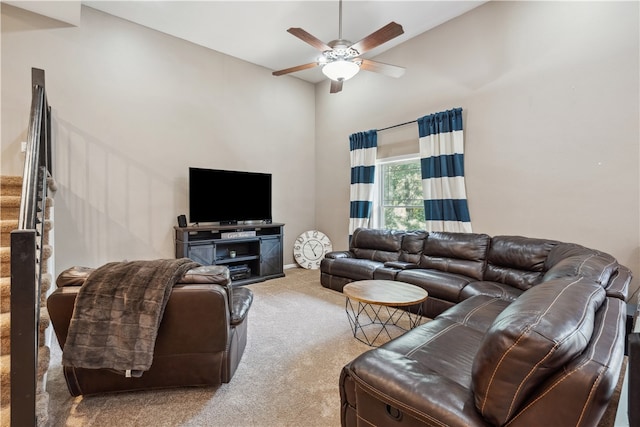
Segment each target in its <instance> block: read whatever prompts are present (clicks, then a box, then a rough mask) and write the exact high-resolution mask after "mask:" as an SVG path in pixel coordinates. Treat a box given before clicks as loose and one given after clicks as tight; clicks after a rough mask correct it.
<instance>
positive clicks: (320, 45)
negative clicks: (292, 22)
mask: <svg viewBox="0 0 640 427" xmlns="http://www.w3.org/2000/svg"><path fill="white" fill-rule="evenodd" d="M287 32H289V33H290V34H293V35H294V36H296V37H297V38H299V39H300V40H302V41H303V42H305V43H308V44H310V45H311V46H313V47H315V48H316V49H318V50H319V51H321V52H324V51H325V50H331V47H330V46H329V45H327V44H326V43H325V42H323V41H321V40H319V39H317V38H316V37H314V36H312V35H311V34H309V33H307V32H306V31H305V30H303V29H302V28H295V27H292V28H289V29H288V30H287Z"/></svg>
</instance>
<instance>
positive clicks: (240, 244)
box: [173, 223, 284, 285]
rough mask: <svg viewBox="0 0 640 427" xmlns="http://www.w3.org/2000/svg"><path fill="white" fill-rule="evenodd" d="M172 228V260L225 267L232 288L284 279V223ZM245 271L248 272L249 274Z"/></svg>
mask: <svg viewBox="0 0 640 427" xmlns="http://www.w3.org/2000/svg"><path fill="white" fill-rule="evenodd" d="M173 228H174V230H175V245H176V258H190V259H192V260H194V261H195V262H198V263H200V264H202V265H226V266H228V267H229V270H230V272H231V276H232V277H231V278H232V282H233V284H234V285H247V284H249V283H255V282H262V281H264V280H267V279H273V278H276V277H284V271H283V261H282V247H283V237H284V234H283V228H284V224H281V223H272V224H251V225H241V224H239V225H192V226H187V227H178V226H175V227H173ZM233 252H235V256H234V257H232V254H233ZM246 268H248V269H249V270H250V273H249V275H247V273H246Z"/></svg>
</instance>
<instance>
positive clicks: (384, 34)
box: [351, 22, 404, 54]
mask: <svg viewBox="0 0 640 427" xmlns="http://www.w3.org/2000/svg"><path fill="white" fill-rule="evenodd" d="M400 34H404V30H403V29H402V25H400V24H397V23H395V22H390V23H388V24H387V25H385V26H384V27H382V28H380V29H379V30H378V31H374V32H373V33H371V34H369V35H368V36H367V37H365V38H363V39H362V40H360V41H359V42H357V43H354V44H352V45H351V47H352V48H353V49H355V50H357V51H358V53H360V54H363V53H365V52H367V51H369V50H371V49H373V48H375V47H378V46H380V45H381V44H382V43H386V42H388V41H389V40H391V39H394V38H396V37H398V36H399V35H400Z"/></svg>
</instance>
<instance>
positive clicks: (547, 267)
mask: <svg viewBox="0 0 640 427" xmlns="http://www.w3.org/2000/svg"><path fill="white" fill-rule="evenodd" d="M368 279H386V280H399V281H403V282H408V283H412V284H415V285H417V286H420V287H422V288H424V289H426V290H427V291H428V292H429V298H428V299H427V301H426V302H425V303H424V306H423V311H424V313H426V315H427V316H428V317H431V318H433V320H432V321H430V322H427V323H425V324H423V325H422V326H419V327H418V328H416V329H413V330H411V331H409V332H407V333H405V334H404V335H402V336H400V337H398V338H396V339H394V340H392V341H390V342H389V343H387V344H385V345H383V346H381V347H379V348H377V349H373V350H371V351H368V352H366V353H364V354H362V355H361V356H359V357H357V358H356V359H354V360H353V361H352V362H350V363H349V364H348V365H347V366H345V367H344V369H343V371H342V374H341V378H340V393H341V401H342V409H341V410H342V425H343V426H356V425H397V426H418V425H419V426H424V425H429V426H445V425H446V426H491V425H510V426H541V425H557V426H591V425H596V424H597V423H598V421H599V420H600V418H601V417H602V415H603V413H604V411H605V410H606V408H607V406H608V402H609V400H610V398H611V396H612V393H613V390H614V388H615V386H616V383H617V381H618V377H619V373H620V368H621V366H622V361H623V358H624V340H625V315H626V304H625V299H626V296H627V290H628V286H629V283H630V281H631V273H630V271H629V270H628V269H627V268H626V267H624V266H621V265H619V264H618V263H617V262H616V260H615V259H614V258H613V257H611V256H610V255H608V254H605V253H602V252H599V251H596V250H592V249H588V248H585V247H583V246H580V245H576V244H572V243H562V242H558V241H553V240H546V239H532V238H525V237H519V236H496V237H489V236H487V235H485V234H472V233H441V232H432V233H427V232H423V231H411V232H403V231H392V230H368V229H359V230H356V231H355V232H354V234H353V236H352V240H351V244H350V249H349V251H342V252H332V253H329V254H327V256H326V258H325V259H324V260H323V262H322V265H321V283H322V285H323V286H325V287H327V288H331V289H335V290H338V291H341V290H342V287H344V285H345V284H347V283H349V282H351V281H355V280H368Z"/></svg>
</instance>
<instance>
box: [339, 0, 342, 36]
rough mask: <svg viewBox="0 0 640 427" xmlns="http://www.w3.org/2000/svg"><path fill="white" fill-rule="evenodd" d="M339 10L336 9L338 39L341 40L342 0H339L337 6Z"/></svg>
mask: <svg viewBox="0 0 640 427" xmlns="http://www.w3.org/2000/svg"><path fill="white" fill-rule="evenodd" d="M338 7H339V8H340V10H338V15H339V19H338V21H339V22H338V40H342V0H340V5H339V6H338Z"/></svg>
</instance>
